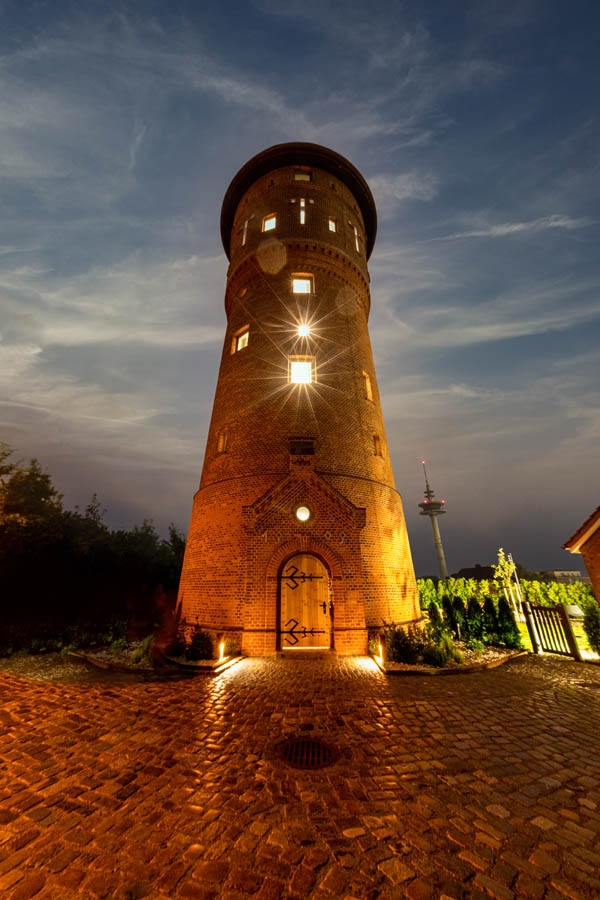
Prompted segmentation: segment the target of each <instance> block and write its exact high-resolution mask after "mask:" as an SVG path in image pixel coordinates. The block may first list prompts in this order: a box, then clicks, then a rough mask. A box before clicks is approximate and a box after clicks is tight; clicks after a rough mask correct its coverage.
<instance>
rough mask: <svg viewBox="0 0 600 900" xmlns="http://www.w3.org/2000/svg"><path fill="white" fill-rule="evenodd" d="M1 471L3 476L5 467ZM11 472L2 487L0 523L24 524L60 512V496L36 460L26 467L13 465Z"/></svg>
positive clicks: (6, 476)
mask: <svg viewBox="0 0 600 900" xmlns="http://www.w3.org/2000/svg"><path fill="white" fill-rule="evenodd" d="M2 468H3V469H4V471H5V473H6V468H7V466H6V465H3V467H2ZM11 468H12V470H11V471H10V472H8V473H6V474H5V476H4V481H3V483H2V486H1V499H0V516H1V519H0V521H2V522H4V523H6V522H18V523H20V524H26V523H28V522H35V521H38V522H39V521H43V520H45V519H48V518H51V517H55V516H56V515H57V514H60V513H61V512H62V494H60V493H59V492H58V491H57V490H56V488H55V487H54V485H53V484H52V479H51V477H50V475H49V474H48V473H47V472H44V471H43V470H42V469H41V467H40V464H39V463H38V461H37V459H32V460H31V462H30V463H29V465H28V466H23V465H19V464H15V465H13V466H12V467H11Z"/></svg>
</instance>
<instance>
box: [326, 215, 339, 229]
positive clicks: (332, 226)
mask: <svg viewBox="0 0 600 900" xmlns="http://www.w3.org/2000/svg"><path fill="white" fill-rule="evenodd" d="M328 222H329V230H330V231H337V223H336V221H335V219H334V218H333V216H329V219H328Z"/></svg>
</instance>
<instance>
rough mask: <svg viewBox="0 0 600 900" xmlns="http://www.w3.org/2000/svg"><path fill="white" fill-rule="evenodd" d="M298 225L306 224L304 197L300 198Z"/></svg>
mask: <svg viewBox="0 0 600 900" xmlns="http://www.w3.org/2000/svg"><path fill="white" fill-rule="evenodd" d="M300 224H301V225H305V224H306V200H305V199H304V197H301V198H300Z"/></svg>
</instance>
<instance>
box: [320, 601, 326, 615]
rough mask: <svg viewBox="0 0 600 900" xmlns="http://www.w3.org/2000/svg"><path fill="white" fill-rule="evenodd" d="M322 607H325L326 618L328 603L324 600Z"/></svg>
mask: <svg viewBox="0 0 600 900" xmlns="http://www.w3.org/2000/svg"><path fill="white" fill-rule="evenodd" d="M321 606H322V607H323V615H324V616H326V615H327V603H326V602H325V600H323V602H322V603H321Z"/></svg>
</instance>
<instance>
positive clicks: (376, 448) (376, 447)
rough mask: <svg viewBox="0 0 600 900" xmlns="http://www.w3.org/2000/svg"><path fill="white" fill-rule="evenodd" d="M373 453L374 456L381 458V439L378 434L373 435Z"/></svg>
mask: <svg viewBox="0 0 600 900" xmlns="http://www.w3.org/2000/svg"><path fill="white" fill-rule="evenodd" d="M373 453H374V454H375V456H383V453H382V452H381V438H380V437H379V435H378V434H374V435H373Z"/></svg>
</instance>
